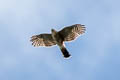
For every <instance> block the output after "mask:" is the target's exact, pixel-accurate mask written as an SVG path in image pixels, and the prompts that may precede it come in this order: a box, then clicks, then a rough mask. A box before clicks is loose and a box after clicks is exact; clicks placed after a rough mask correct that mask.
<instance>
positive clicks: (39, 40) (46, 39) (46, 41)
mask: <svg viewBox="0 0 120 80" xmlns="http://www.w3.org/2000/svg"><path fill="white" fill-rule="evenodd" d="M30 41H32V45H33V46H34V47H38V46H45V47H49V46H53V45H56V42H55V41H54V39H53V38H52V35H51V34H39V35H34V36H32V37H31V40H30Z"/></svg>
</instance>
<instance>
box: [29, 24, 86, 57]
mask: <svg viewBox="0 0 120 80" xmlns="http://www.w3.org/2000/svg"><path fill="white" fill-rule="evenodd" d="M83 33H85V25H81V24H74V25H71V26H67V27H65V28H63V29H62V30H60V31H56V30H54V29H51V34H39V35H34V36H32V37H31V40H30V41H32V45H33V46H34V47H38V46H45V47H50V46H53V45H58V46H59V47H60V50H61V52H62V54H63V56H64V58H69V57H70V56H71V55H70V54H69V52H68V51H67V49H66V48H65V44H64V42H65V41H72V40H75V39H76V38H77V37H78V36H79V35H81V34H83Z"/></svg>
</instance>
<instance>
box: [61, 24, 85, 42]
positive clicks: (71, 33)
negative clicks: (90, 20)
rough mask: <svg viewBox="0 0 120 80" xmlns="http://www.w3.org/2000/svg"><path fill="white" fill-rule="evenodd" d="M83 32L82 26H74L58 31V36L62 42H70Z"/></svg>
mask: <svg viewBox="0 0 120 80" xmlns="http://www.w3.org/2000/svg"><path fill="white" fill-rule="evenodd" d="M84 32H85V27H84V25H81V24H74V25H72V26H68V27H65V28H63V29H62V30H61V31H59V34H60V35H61V36H62V38H63V40H64V41H71V40H74V39H76V38H77V37H78V36H79V35H81V34H83V33H84Z"/></svg>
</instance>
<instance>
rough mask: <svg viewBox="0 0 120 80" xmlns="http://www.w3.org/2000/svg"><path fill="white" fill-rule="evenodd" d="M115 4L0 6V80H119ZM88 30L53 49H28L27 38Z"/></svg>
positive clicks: (86, 0) (119, 14) (24, 0)
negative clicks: (74, 28) (67, 28)
mask: <svg viewBox="0 0 120 80" xmlns="http://www.w3.org/2000/svg"><path fill="white" fill-rule="evenodd" d="M119 3H120V1H119V0H0V38H1V39H0V80H120V76H119V74H120V49H119V48H120V10H119V8H120V5H119ZM76 23H78V24H84V25H86V33H85V34H84V35H82V36H80V37H79V38H78V39H77V40H76V41H73V42H71V43H66V47H67V49H68V50H69V52H70V53H71V55H72V58H71V59H69V60H66V59H64V58H63V56H62V55H61V52H60V50H59V48H58V47H57V46H54V47H51V48H45V47H39V48H35V47H33V46H31V42H30V41H29V40H30V37H31V36H32V35H35V34H40V33H50V30H51V28H54V29H56V30H61V29H62V28H63V27H64V26H69V25H72V24H76Z"/></svg>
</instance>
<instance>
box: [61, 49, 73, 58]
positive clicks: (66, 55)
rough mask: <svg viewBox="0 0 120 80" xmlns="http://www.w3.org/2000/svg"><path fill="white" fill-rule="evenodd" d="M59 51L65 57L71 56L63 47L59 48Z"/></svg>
mask: <svg viewBox="0 0 120 80" xmlns="http://www.w3.org/2000/svg"><path fill="white" fill-rule="evenodd" d="M61 52H62V54H63V56H64V57H65V58H69V57H70V56H71V55H70V54H69V52H68V51H67V49H66V48H65V47H64V48H61Z"/></svg>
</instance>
